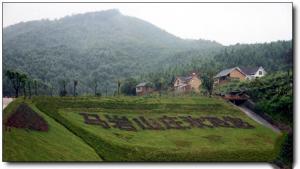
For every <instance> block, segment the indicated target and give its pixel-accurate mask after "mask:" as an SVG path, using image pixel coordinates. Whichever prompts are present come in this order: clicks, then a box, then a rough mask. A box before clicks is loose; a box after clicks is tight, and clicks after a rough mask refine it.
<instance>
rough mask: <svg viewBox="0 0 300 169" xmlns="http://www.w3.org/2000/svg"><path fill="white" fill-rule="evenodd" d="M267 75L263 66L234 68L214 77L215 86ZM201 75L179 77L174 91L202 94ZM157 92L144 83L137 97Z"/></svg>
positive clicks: (147, 83)
mask: <svg viewBox="0 0 300 169" xmlns="http://www.w3.org/2000/svg"><path fill="white" fill-rule="evenodd" d="M266 74H267V72H266V71H265V70H264V68H263V67H262V66H259V67H233V68H229V69H225V70H222V71H220V72H219V73H218V74H217V75H215V76H214V77H213V81H214V83H213V86H214V87H217V86H220V85H224V84H227V83H229V82H232V81H235V80H238V81H245V80H254V79H257V78H260V77H263V76H265V75H266ZM201 85H202V80H201V74H197V73H195V72H193V73H191V74H190V75H188V76H177V77H176V78H175V80H174V81H173V83H172V86H171V88H172V91H173V92H174V93H176V94H188V93H191V92H194V93H197V94H200V92H201V88H202V86H201ZM153 92H155V89H154V88H153V87H152V86H151V84H150V82H142V83H139V84H138V85H136V95H137V96H143V95H149V94H151V93H153Z"/></svg>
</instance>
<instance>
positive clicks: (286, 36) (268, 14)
mask: <svg viewBox="0 0 300 169" xmlns="http://www.w3.org/2000/svg"><path fill="white" fill-rule="evenodd" d="M107 9H119V10H120V12H121V13H122V14H124V15H129V16H134V17H137V18H140V19H143V20H146V21H148V22H151V23H152V24H154V25H156V26H158V27H160V28H162V29H164V30H166V31H167V32H169V33H172V34H174V35H176V36H178V37H181V38H184V39H208V40H215V41H217V42H220V43H222V44H224V45H230V44H236V43H256V42H270V41H276V40H291V39H292V4H291V3H187V4H182V3H167V4H162V3H159V4H153V3H150V4H149V3H137V4H132V3H95V4H94V3H19V4H18V3H4V4H3V26H4V27H7V26H9V25H13V24H16V23H18V22H22V21H23V22H25V21H30V20H39V19H47V18H48V19H57V18H61V17H64V16H66V15H73V14H79V13H85V12H91V11H101V10H107Z"/></svg>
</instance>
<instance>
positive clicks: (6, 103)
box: [2, 98, 14, 109]
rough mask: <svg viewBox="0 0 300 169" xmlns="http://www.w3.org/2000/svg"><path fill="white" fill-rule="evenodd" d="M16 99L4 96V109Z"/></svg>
mask: <svg viewBox="0 0 300 169" xmlns="http://www.w3.org/2000/svg"><path fill="white" fill-rule="evenodd" d="M13 100H14V99H13V98H3V102H2V103H3V104H2V109H5V107H6V106H7V105H8V104H9V103H10V102H12V101H13Z"/></svg>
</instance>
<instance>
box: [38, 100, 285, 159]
mask: <svg viewBox="0 0 300 169" xmlns="http://www.w3.org/2000/svg"><path fill="white" fill-rule="evenodd" d="M34 104H36V106H37V107H38V108H39V109H40V110H41V111H43V112H45V113H46V114H48V115H49V116H51V117H53V118H54V119H56V120H57V121H58V122H60V123H61V124H63V125H64V126H65V127H66V128H68V129H69V130H70V131H72V132H73V133H75V134H76V135H78V136H79V137H81V138H82V139H83V140H84V141H85V142H86V143H87V144H89V145H90V146H91V147H93V148H94V149H95V151H96V152H97V153H98V154H99V156H101V157H102V158H103V159H104V160H105V161H273V160H274V158H275V157H276V156H277V154H278V147H279V144H280V141H281V140H282V139H280V138H282V135H281V134H276V133H274V132H273V131H272V130H271V129H268V128H266V127H264V126H262V125H260V124H258V123H256V122H255V121H253V120H252V119H250V118H249V117H247V116H246V115H245V114H244V113H242V112H240V110H238V109H236V108H234V107H233V106H231V105H230V104H228V103H226V102H224V101H223V100H220V99H217V98H199V97H198V98H196V97H194V98H192V97H184V98H142V97H115V98H91V97H89V98H87V97H80V98H48V97H45V98H42V97H39V98H36V99H34ZM82 111H84V112H91V113H97V114H99V115H100V116H102V115H103V113H109V114H115V115H126V116H128V117H130V116H132V117H133V116H137V115H144V116H145V117H157V116H161V115H169V116H173V115H192V116H202V115H203V116H204V115H214V116H223V115H230V116H234V117H239V118H241V119H243V120H245V121H247V122H248V123H250V124H251V125H253V126H255V129H232V128H212V129H198V128H193V129H190V130H166V131H149V130H146V131H138V132H131V131H121V130H119V129H114V128H112V129H103V128H102V127H100V126H93V125H86V124H85V123H84V122H83V118H82V116H80V115H79V114H78V113H79V112H82Z"/></svg>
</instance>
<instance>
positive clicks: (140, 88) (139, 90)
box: [135, 82, 154, 96]
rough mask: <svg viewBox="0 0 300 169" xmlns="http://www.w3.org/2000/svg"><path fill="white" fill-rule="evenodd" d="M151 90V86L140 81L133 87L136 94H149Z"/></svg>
mask: <svg viewBox="0 0 300 169" xmlns="http://www.w3.org/2000/svg"><path fill="white" fill-rule="evenodd" d="M153 91H154V90H153V88H152V87H151V86H150V84H149V83H147V82H143V83H140V84H138V85H136V87H135V92H136V95H138V96H142V95H145V94H149V93H151V92H153Z"/></svg>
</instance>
